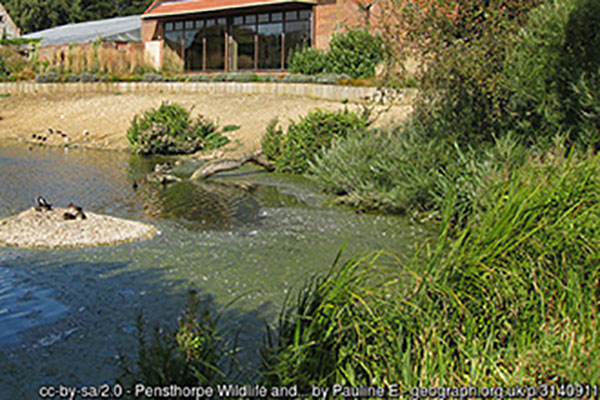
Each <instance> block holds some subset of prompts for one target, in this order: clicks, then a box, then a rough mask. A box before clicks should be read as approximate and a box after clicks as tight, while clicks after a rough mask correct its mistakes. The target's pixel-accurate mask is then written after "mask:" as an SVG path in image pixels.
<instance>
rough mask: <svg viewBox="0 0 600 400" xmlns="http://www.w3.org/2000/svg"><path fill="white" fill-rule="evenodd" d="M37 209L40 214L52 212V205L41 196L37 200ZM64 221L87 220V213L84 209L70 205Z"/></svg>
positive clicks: (64, 215)
mask: <svg viewBox="0 0 600 400" xmlns="http://www.w3.org/2000/svg"><path fill="white" fill-rule="evenodd" d="M35 209H36V210H37V211H39V212H44V211H52V204H51V203H48V201H47V200H46V199H45V198H44V197H42V196H39V197H38V198H37V206H36V207H35ZM63 219H65V220H74V219H78V220H83V219H87V215H85V213H84V212H83V208H82V207H80V206H76V205H75V204H73V203H69V206H68V207H67V210H66V211H65V212H64V214H63Z"/></svg>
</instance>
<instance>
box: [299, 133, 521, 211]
mask: <svg viewBox="0 0 600 400" xmlns="http://www.w3.org/2000/svg"><path fill="white" fill-rule="evenodd" d="M424 129H425V128H424V126H423V125H421V124H418V123H417V122H412V123H411V124H408V125H407V126H406V127H403V128H397V129H395V130H377V131H367V132H360V131H357V132H353V133H352V134H350V135H349V136H348V137H347V138H346V139H344V140H334V142H333V144H332V146H331V148H330V149H327V150H324V151H322V152H321V153H320V154H317V156H316V157H315V159H314V161H313V162H311V167H310V170H309V174H308V176H309V177H310V178H311V179H313V180H315V181H316V182H318V183H319V185H320V186H321V187H322V188H323V189H324V191H325V192H328V193H332V194H334V195H337V196H341V197H339V198H338V199H337V201H338V202H343V203H349V204H352V205H354V206H360V207H364V208H373V209H379V210H383V211H386V212H399V213H405V212H416V213H421V212H427V213H428V214H429V215H430V216H439V213H440V212H441V210H442V209H443V206H444V202H445V201H446V200H445V199H446V198H447V197H448V195H449V193H455V194H456V198H455V203H454V204H453V207H452V209H453V221H454V222H455V223H462V222H463V221H465V220H466V219H467V218H469V217H470V216H471V214H472V213H473V210H474V209H476V208H477V207H478V206H479V203H480V202H479V199H480V197H481V194H482V193H485V191H486V190H487V186H488V185H489V177H490V176H493V175H501V174H502V172H503V171H505V170H510V169H512V168H514V167H516V166H518V165H520V163H521V162H523V160H524V158H525V155H526V151H525V149H524V148H523V147H522V146H520V145H519V144H518V143H516V141H515V140H514V139H513V138H512V137H511V136H506V137H503V138H501V139H498V140H497V141H496V142H495V143H494V144H493V145H490V146H486V147H483V148H480V149H478V150H477V151H475V150H473V149H469V148H468V147H467V148H461V147H460V146H459V145H458V144H457V143H456V142H453V141H450V140H440V139H439V138H429V137H427V135H426V131H425V130H424Z"/></svg>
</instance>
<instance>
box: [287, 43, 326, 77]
mask: <svg viewBox="0 0 600 400" xmlns="http://www.w3.org/2000/svg"><path fill="white" fill-rule="evenodd" d="M287 64H288V65H287V67H288V70H289V71H290V72H291V73H293V74H304V75H316V74H320V73H322V72H325V69H326V67H327V56H326V55H325V52H323V51H322V50H319V49H316V48H314V47H301V48H298V49H296V50H295V51H294V52H293V53H291V55H290V57H289V59H288V61H287Z"/></svg>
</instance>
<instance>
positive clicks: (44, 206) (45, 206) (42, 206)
mask: <svg viewBox="0 0 600 400" xmlns="http://www.w3.org/2000/svg"><path fill="white" fill-rule="evenodd" d="M37 203H38V205H37V207H36V210H38V211H42V210H47V211H50V210H52V204H50V203H48V201H47V200H46V199H45V198H44V197H42V196H38V198H37Z"/></svg>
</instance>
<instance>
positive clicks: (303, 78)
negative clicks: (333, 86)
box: [283, 74, 316, 83]
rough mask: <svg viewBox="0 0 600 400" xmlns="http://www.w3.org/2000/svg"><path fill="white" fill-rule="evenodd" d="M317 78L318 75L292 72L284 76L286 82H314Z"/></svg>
mask: <svg viewBox="0 0 600 400" xmlns="http://www.w3.org/2000/svg"><path fill="white" fill-rule="evenodd" d="M315 80H316V77H314V76H311V75H301V74H290V75H286V76H285V78H283V81H284V82H289V83H314V82H315Z"/></svg>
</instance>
